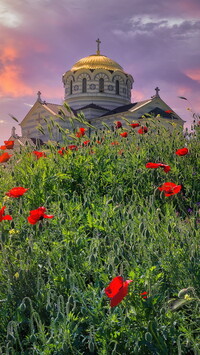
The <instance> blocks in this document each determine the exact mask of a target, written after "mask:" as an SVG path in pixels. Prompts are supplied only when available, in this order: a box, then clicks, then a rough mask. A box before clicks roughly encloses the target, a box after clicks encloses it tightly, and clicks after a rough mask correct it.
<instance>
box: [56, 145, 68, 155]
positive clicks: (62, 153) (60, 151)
mask: <svg viewBox="0 0 200 355" xmlns="http://www.w3.org/2000/svg"><path fill="white" fill-rule="evenodd" d="M65 152H66V150H65V147H62V148H61V149H60V150H58V154H60V155H64V153H65Z"/></svg>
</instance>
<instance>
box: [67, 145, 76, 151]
mask: <svg viewBox="0 0 200 355" xmlns="http://www.w3.org/2000/svg"><path fill="white" fill-rule="evenodd" d="M67 148H68V149H69V150H78V147H77V145H75V144H71V145H68V147H67Z"/></svg>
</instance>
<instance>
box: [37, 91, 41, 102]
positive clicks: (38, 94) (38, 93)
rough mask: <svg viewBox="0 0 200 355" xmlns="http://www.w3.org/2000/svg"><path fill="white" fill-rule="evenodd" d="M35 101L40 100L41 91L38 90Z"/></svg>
mask: <svg viewBox="0 0 200 355" xmlns="http://www.w3.org/2000/svg"><path fill="white" fill-rule="evenodd" d="M37 97H38V98H37V101H39V102H41V92H40V91H38V92H37Z"/></svg>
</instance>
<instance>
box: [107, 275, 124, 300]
mask: <svg viewBox="0 0 200 355" xmlns="http://www.w3.org/2000/svg"><path fill="white" fill-rule="evenodd" d="M122 286H123V278H122V277H121V276H116V277H115V278H114V279H113V280H112V281H111V282H110V284H109V285H108V286H107V287H106V288H105V293H106V295H107V296H108V297H109V298H112V297H114V296H115V295H116V294H117V293H118V292H119V290H120V288H121V287H122Z"/></svg>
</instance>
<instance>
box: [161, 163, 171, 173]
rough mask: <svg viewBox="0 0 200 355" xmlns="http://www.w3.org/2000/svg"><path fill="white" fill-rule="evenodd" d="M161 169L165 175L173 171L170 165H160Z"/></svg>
mask: <svg viewBox="0 0 200 355" xmlns="http://www.w3.org/2000/svg"><path fill="white" fill-rule="evenodd" d="M160 167H161V168H163V170H164V172H165V173H168V171H170V170H171V167H170V166H169V165H166V164H160Z"/></svg>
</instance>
